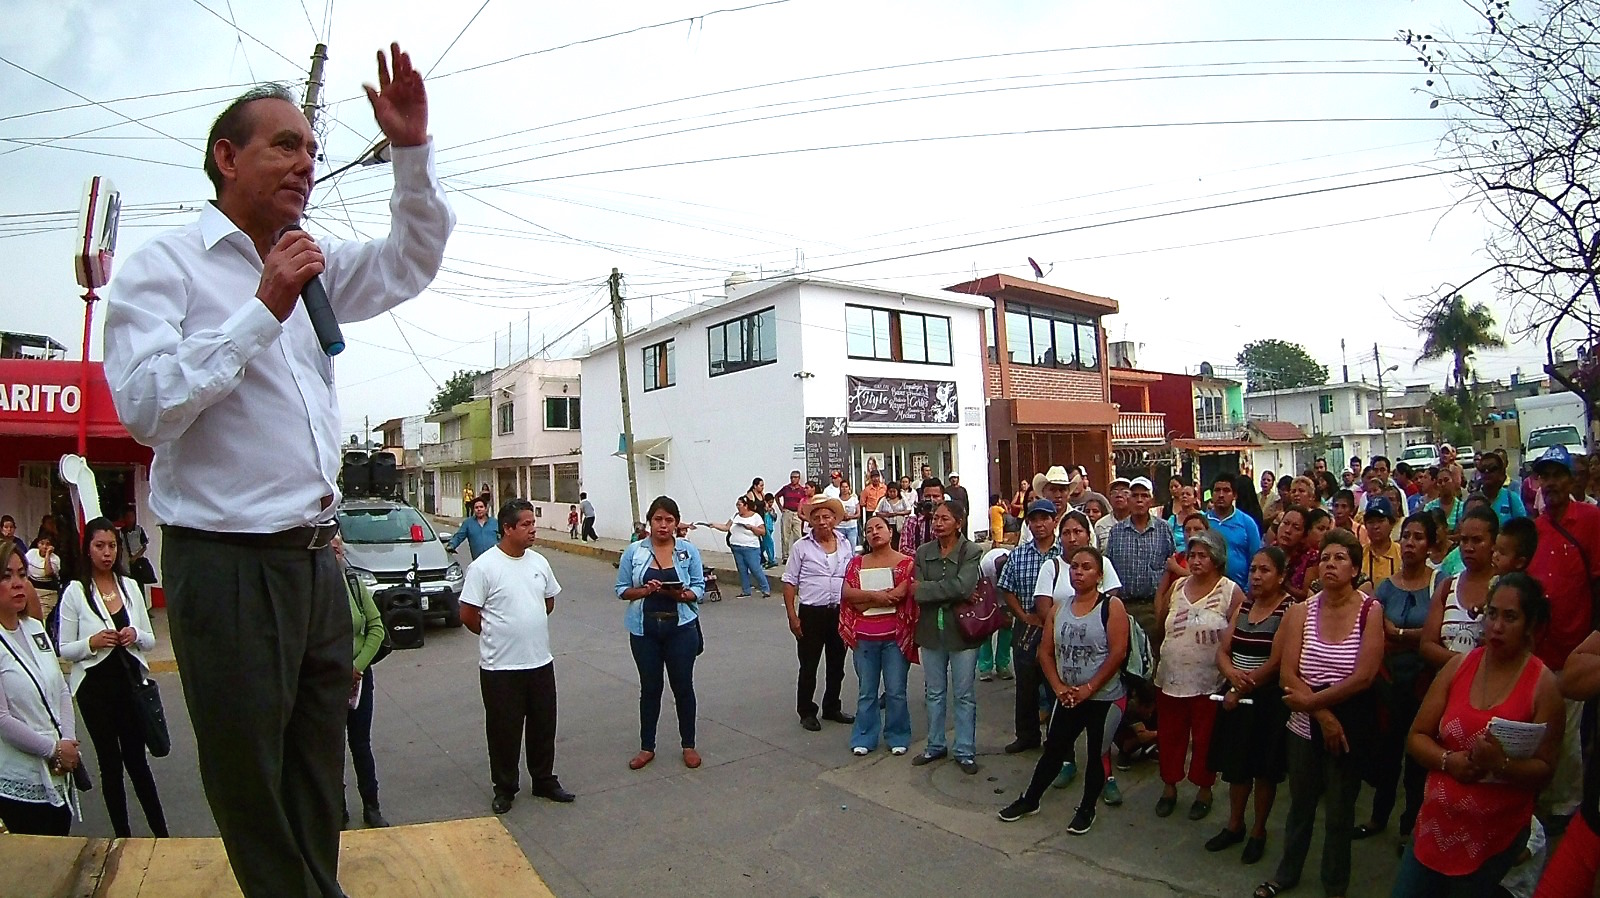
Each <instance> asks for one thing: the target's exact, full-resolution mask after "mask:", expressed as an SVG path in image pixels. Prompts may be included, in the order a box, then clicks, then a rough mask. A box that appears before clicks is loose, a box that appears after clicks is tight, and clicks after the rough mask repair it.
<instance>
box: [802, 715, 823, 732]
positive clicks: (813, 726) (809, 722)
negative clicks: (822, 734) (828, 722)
mask: <svg viewBox="0 0 1600 898" xmlns="http://www.w3.org/2000/svg"><path fill="white" fill-rule="evenodd" d="M800 725H801V726H802V727H805V728H806V729H808V730H810V731H811V732H813V733H815V732H818V731H819V730H821V729H822V724H821V723H819V722H818V721H817V718H816V715H814V714H813V715H808V716H806V717H802V718H800Z"/></svg>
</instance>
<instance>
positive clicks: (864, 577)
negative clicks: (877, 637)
mask: <svg viewBox="0 0 1600 898" xmlns="http://www.w3.org/2000/svg"><path fill="white" fill-rule="evenodd" d="M861 588H862V589H864V590H869V591H871V592H882V591H886V590H890V589H894V568H892V567H864V568H862V569H861ZM893 613H894V609H893V608H866V609H863V610H862V612H861V614H862V616H863V617H878V616H880V615H884V614H893Z"/></svg>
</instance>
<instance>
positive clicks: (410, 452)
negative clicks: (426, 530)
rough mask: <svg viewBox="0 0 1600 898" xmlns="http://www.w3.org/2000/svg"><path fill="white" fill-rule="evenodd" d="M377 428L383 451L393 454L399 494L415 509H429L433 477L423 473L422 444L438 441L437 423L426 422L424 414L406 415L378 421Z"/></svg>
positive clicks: (430, 506)
mask: <svg viewBox="0 0 1600 898" xmlns="http://www.w3.org/2000/svg"><path fill="white" fill-rule="evenodd" d="M377 431H378V432H379V433H381V434H383V441H382V442H383V446H382V449H383V451H384V452H388V453H391V454H393V455H394V462H395V473H396V474H398V475H399V477H400V495H401V496H402V497H404V498H405V501H407V502H409V503H411V504H412V505H414V506H416V507H417V508H420V509H432V508H433V507H434V480H433V478H432V477H431V476H424V474H425V472H424V471H423V469H422V444H423V443H437V442H439V425H437V424H430V423H428V420H427V416H426V415H406V416H405V417H402V418H390V419H389V420H387V421H385V422H383V423H382V424H379V425H378V426H377Z"/></svg>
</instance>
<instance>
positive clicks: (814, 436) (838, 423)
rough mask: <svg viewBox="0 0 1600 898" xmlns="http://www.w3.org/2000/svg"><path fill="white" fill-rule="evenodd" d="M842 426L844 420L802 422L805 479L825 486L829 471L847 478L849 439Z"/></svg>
mask: <svg viewBox="0 0 1600 898" xmlns="http://www.w3.org/2000/svg"><path fill="white" fill-rule="evenodd" d="M845 424H846V421H845V419H844V418H807V419H806V479H807V480H814V481H816V482H817V483H820V484H822V485H823V486H827V485H828V475H829V474H830V473H831V472H833V471H844V472H845V476H846V477H849V476H850V475H849V471H850V438H849V436H848V435H847V434H846V433H845V430H846V427H845Z"/></svg>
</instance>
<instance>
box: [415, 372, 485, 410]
mask: <svg viewBox="0 0 1600 898" xmlns="http://www.w3.org/2000/svg"><path fill="white" fill-rule="evenodd" d="M481 374H483V372H482V371H467V370H462V371H457V372H456V373H454V374H452V375H450V379H449V380H447V381H445V382H444V386H441V387H440V388H439V392H438V394H437V395H435V396H434V397H433V402H431V403H429V404H428V412H429V413H430V414H438V413H439V412H445V411H449V410H450V409H451V408H452V407H454V406H457V405H460V404H461V403H463V402H466V401H467V400H468V399H471V398H472V382H473V381H475V380H477V379H478V376H479V375H481Z"/></svg>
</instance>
